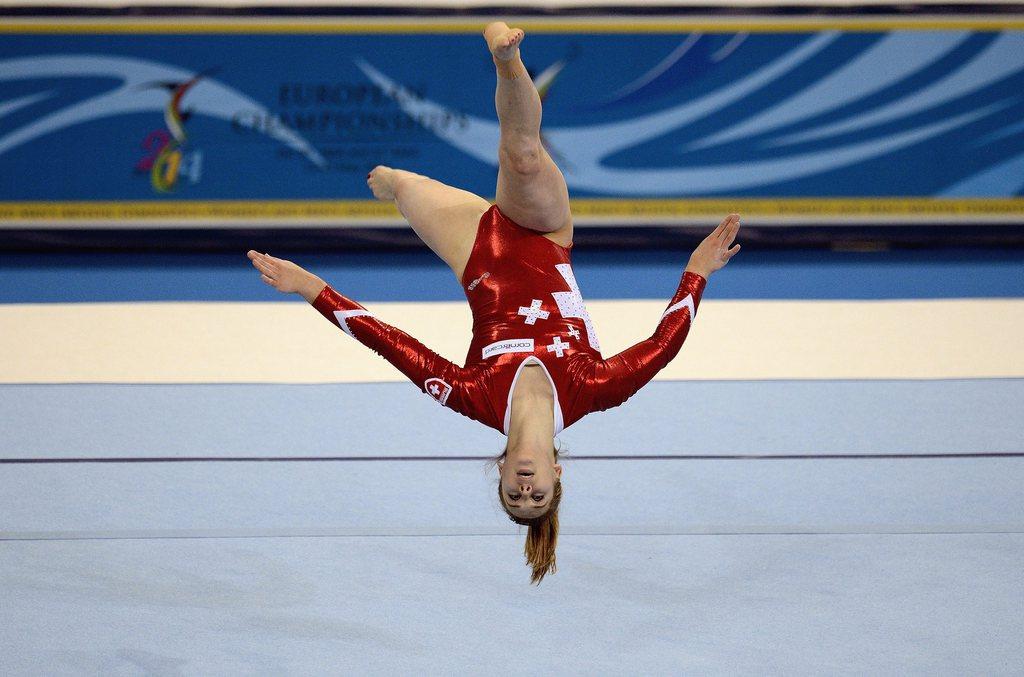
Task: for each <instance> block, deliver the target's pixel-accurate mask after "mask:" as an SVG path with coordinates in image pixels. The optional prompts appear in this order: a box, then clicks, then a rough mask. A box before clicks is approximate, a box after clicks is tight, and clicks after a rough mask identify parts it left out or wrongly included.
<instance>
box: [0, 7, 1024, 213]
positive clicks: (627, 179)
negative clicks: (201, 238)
mask: <svg viewBox="0 0 1024 677" xmlns="http://www.w3.org/2000/svg"><path fill="white" fill-rule="evenodd" d="M480 25H482V22H480V23H468V22H464V23H451V22H437V21H436V20H434V21H433V22H431V21H430V20H423V21H412V20H403V21H402V22H397V23H396V22H391V23H387V24H384V23H375V22H370V21H363V22H359V21H353V20H341V19H339V20H305V21H297V20H291V21H285V20H278V19H261V20H260V21H259V22H257V21H255V20H254V21H245V20H240V19H231V20H222V21H219V22H217V21H216V20H210V21H203V22H200V21H190V20H188V19H175V20H144V21H134V22H131V21H116V20H109V19H103V20H96V21H86V22H74V21H65V22H59V23H57V22H53V21H50V22H46V21H42V20H11V21H10V22H8V23H6V24H5V25H4V26H3V27H0V220H2V223H3V225H4V226H5V227H19V228H24V227H26V224H27V225H28V226H30V227H32V226H39V227H46V226H53V225H57V226H66V225H71V224H93V225H96V224H112V225H121V226H123V225H125V224H128V223H130V224H132V225H142V226H145V225H147V224H149V225H167V224H176V225H185V226H194V225H206V224H221V225H224V224H227V225H231V224H246V225H250V224H253V223H266V224H271V223H272V224H276V225H281V224H285V225H287V224H302V225H318V224H321V225H338V224H362V225H365V224H372V223H391V222H396V221H397V220H398V214H397V212H396V211H395V210H394V208H393V207H392V206H391V205H386V204H383V203H378V202H374V201H373V200H372V199H371V198H372V196H371V195H370V194H369V191H368V190H367V187H366V184H365V179H366V173H367V171H369V169H370V168H372V167H373V166H374V165H377V164H386V165H391V166H397V167H402V168H405V169H409V170H412V171H415V172H419V173H422V174H426V175H428V176H432V177H434V178H437V179H439V180H441V181H444V182H445V183H449V184H452V185H455V186H458V187H460V188H465V189H467V190H470V191H473V192H475V193H478V194H480V195H482V196H485V197H489V196H492V195H493V194H494V187H495V179H496V174H497V145H498V124H497V119H496V117H495V113H494V69H493V65H492V63H491V59H490V55H489V54H488V52H487V50H486V47H485V45H484V42H483V40H482V38H481V37H480V35H479V29H480ZM525 28H526V29H527V31H528V34H527V37H526V41H525V43H524V47H523V54H524V61H525V63H526V65H527V67H528V68H529V70H530V72H531V74H532V76H533V78H534V81H535V82H536V84H537V87H538V89H539V90H540V92H541V96H542V98H543V101H544V130H543V141H544V143H545V145H546V147H547V149H548V151H549V152H550V154H551V155H552V157H553V158H554V159H555V161H556V162H557V163H558V164H559V166H560V167H561V169H562V171H563V173H564V175H565V178H566V181H567V183H568V186H569V191H570V195H571V196H572V198H573V208H574V213H575V214H576V218H577V221H578V222H579V223H581V224H587V223H624V224H629V223H689V222H695V221H701V222H703V221H706V220H707V218H709V217H717V216H720V214H721V213H723V212H726V211H733V210H737V211H740V212H741V213H743V214H744V217H745V219H746V220H747V222H748V223H750V222H755V223H756V222H758V221H760V222H762V223H776V224H780V225H784V224H788V223H806V222H830V223H844V222H851V223H852V222H857V223H907V222H915V221H920V222H931V223H937V222H949V223H964V222H999V221H1020V220H1021V218H1022V217H1024V199H1022V194H1024V22H1016V23H1015V22H1014V21H1010V20H1007V19H1001V20H994V19H993V20H986V21H978V20H975V21H970V20H963V21H960V20H956V19H945V20H941V21H940V20H908V19H893V20H885V19H877V18H876V19H873V20H871V21H870V22H867V21H866V20H857V19H844V18H828V19H815V20H805V21H799V20H783V21H777V20H771V19H767V18H765V19H759V20H750V21H745V22H735V21H734V22H732V23H727V22H726V20H723V19H718V20H716V21H711V20H708V21H703V22H702V21H698V20H690V19H687V20H676V19H673V20H666V21H653V20H651V21H635V20H634V21H630V22H623V23H618V24H615V25H611V24H608V23H602V22H599V21H595V20H584V19H572V20H558V21H548V22H545V21H542V20H537V19H534V20H532V22H528V23H527V24H526V25H525Z"/></svg>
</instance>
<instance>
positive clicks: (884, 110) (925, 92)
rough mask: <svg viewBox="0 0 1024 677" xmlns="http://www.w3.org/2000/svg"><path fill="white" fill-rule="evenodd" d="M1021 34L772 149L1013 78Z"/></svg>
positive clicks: (1023, 42)
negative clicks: (912, 89) (898, 95)
mask: <svg viewBox="0 0 1024 677" xmlns="http://www.w3.org/2000/svg"><path fill="white" fill-rule="evenodd" d="M1021 55H1024V35H1021V34H1020V33H1010V34H1004V35H1000V36H999V37H998V38H996V39H995V40H994V41H992V44H990V45H989V46H988V47H986V48H985V49H984V50H982V52H981V53H980V54H978V55H977V56H976V57H974V58H973V59H971V60H970V61H968V62H966V63H964V64H961V65H960V66H959V67H958V68H957V69H956V70H954V71H953V72H952V73H950V74H949V75H947V76H946V77H944V78H942V79H940V80H938V81H936V82H934V83H932V84H931V85H929V86H928V87H925V88H924V89H922V90H920V91H919V92H917V93H915V94H914V95H913V96H910V97H906V98H904V99H901V100H899V101H895V102H893V103H891V104H888V105H885V106H882V107H881V108H878V109H876V110H874V111H871V112H870V113H865V114H863V115H858V116H857V117H856V118H854V119H852V120H847V121H845V122H837V123H834V124H829V125H825V126H823V127H817V128H815V129H811V130H809V131H806V132H800V133H798V134H792V135H789V136H784V137H782V138H779V139H776V140H775V141H773V142H771V143H770V144H769V145H771V146H781V145H786V144H794V143H802V142H804V141H815V140H817V139H821V138H825V137H827V136H832V135H836V134H844V133H846V132H854V131H858V130H861V129H865V128H867V127H870V126H871V125H878V124H883V123H886V122H891V121H892V120H895V119H897V118H901V117H904V116H907V115H913V114H914V113H919V112H921V111H923V110H927V109H928V108H933V107H936V106H941V105H943V104H946V103H949V102H950V101H952V100H954V99H957V98H959V97H961V96H967V95H968V94H971V93H972V92H976V91H978V90H979V89H982V88H984V87H987V86H988V85H991V84H992V83H994V82H997V81H999V80H1002V79H1003V78H1005V77H1007V76H1009V75H1013V74H1014V73H1016V72H1017V71H1019V70H1020V69H1021V67H1022V66H1024V60H1022V58H1021Z"/></svg>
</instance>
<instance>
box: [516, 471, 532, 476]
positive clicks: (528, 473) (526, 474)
mask: <svg viewBox="0 0 1024 677" xmlns="http://www.w3.org/2000/svg"><path fill="white" fill-rule="evenodd" d="M516 475H518V476H519V477H533V471H532V470H520V471H518V472H516Z"/></svg>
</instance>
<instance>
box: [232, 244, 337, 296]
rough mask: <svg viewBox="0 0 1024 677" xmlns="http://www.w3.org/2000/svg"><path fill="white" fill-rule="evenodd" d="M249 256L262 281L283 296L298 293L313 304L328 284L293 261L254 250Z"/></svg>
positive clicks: (250, 251) (251, 250)
mask: <svg viewBox="0 0 1024 677" xmlns="http://www.w3.org/2000/svg"><path fill="white" fill-rule="evenodd" d="M247 256H248V257H249V260H250V261H252V265H253V266H254V267H255V268H256V270H258V271H260V279H261V280H263V281H264V282H266V283H267V284H269V285H270V286H271V287H273V288H274V289H276V290H278V291H279V292H281V293H283V294H291V293H296V292H297V293H299V294H301V295H302V297H303V298H304V299H306V300H307V301H309V302H310V303H312V302H313V300H314V299H316V297H317V296H318V295H319V294H320V291H321V290H322V289H323V288H324V287H325V286H326V284H327V283H326V282H324V281H323V280H321V279H320V278H319V277H317V276H316V275H314V274H313V273H311V272H309V271H308V270H306V269H305V268H303V267H301V266H299V265H296V264H295V263H292V262H291V261H288V260H285V259H279V258H277V257H276V256H271V255H269V254H261V253H259V252H258V251H255V250H253V249H250V250H249V253H248V254H247Z"/></svg>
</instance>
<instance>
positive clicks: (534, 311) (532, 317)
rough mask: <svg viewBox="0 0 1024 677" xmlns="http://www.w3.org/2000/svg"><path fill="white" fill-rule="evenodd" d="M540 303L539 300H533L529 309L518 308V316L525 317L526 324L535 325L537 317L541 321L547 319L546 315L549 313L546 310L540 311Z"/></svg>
mask: <svg viewBox="0 0 1024 677" xmlns="http://www.w3.org/2000/svg"><path fill="white" fill-rule="evenodd" d="M541 303H542V301H541V300H540V299H534V300H533V303H531V304H530V307H529V308H527V307H526V306H519V314H520V315H525V316H526V324H535V323H536V322H537V318H538V317H539V318H540V319H542V320H546V319H548V315H550V314H551V313H549V312H548V311H546V310H541V309H540V306H541Z"/></svg>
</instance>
